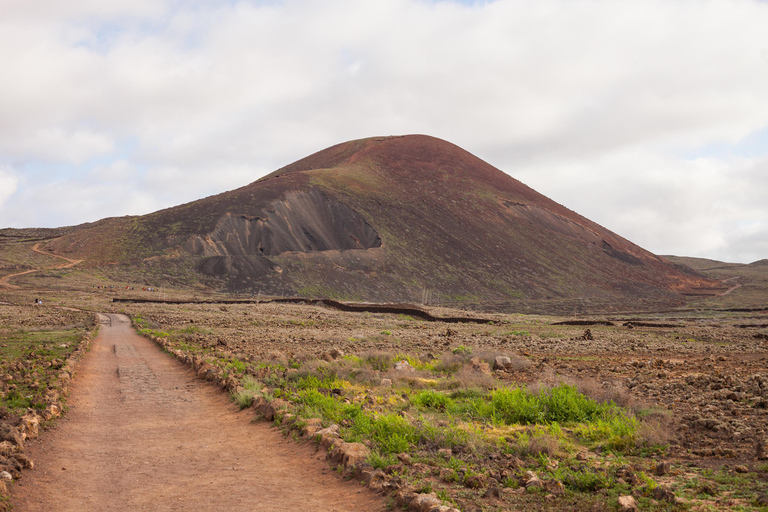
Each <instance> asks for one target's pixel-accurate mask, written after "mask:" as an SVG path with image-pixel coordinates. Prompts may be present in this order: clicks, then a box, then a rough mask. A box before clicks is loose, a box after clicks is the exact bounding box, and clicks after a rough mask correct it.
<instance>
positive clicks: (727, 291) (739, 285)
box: [720, 276, 741, 297]
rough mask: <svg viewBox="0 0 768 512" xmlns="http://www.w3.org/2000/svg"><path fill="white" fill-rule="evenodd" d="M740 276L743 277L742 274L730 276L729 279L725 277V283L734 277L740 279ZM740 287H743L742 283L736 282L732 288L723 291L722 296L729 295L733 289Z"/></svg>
mask: <svg viewBox="0 0 768 512" xmlns="http://www.w3.org/2000/svg"><path fill="white" fill-rule="evenodd" d="M739 277H741V276H733V277H729V278H728V279H723V283H727V282H728V281H733V280H734V279H738V278H739ZM739 288H741V284H740V283H736V284H735V285H733V286H731V287H730V288H728V289H727V290H725V291H724V292H723V293H721V294H720V296H723V297H724V296H726V295H728V294H729V293H731V292H732V291H733V290H738V289H739Z"/></svg>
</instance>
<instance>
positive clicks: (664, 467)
mask: <svg viewBox="0 0 768 512" xmlns="http://www.w3.org/2000/svg"><path fill="white" fill-rule="evenodd" d="M671 469H672V466H670V464H669V462H666V461H661V462H659V463H658V464H656V474H657V475H659V476H664V475H667V474H669V471H670V470H671Z"/></svg>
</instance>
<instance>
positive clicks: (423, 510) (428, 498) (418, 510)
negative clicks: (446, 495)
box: [408, 492, 443, 512]
mask: <svg viewBox="0 0 768 512" xmlns="http://www.w3.org/2000/svg"><path fill="white" fill-rule="evenodd" d="M442 504H443V502H442V501H440V498H438V497H437V494H435V493H433V492H431V493H429V494H417V495H416V496H414V497H413V499H412V500H411V502H410V504H409V505H408V510H411V511H413V512H432V511H433V510H435V509H439V507H440V506H441V505H442Z"/></svg>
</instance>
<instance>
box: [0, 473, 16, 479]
mask: <svg viewBox="0 0 768 512" xmlns="http://www.w3.org/2000/svg"><path fill="white" fill-rule="evenodd" d="M0 479H3V480H13V476H11V474H10V473H9V472H7V471H0Z"/></svg>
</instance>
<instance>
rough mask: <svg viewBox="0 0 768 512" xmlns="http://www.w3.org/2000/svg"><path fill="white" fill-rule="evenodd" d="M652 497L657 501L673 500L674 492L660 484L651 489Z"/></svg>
mask: <svg viewBox="0 0 768 512" xmlns="http://www.w3.org/2000/svg"><path fill="white" fill-rule="evenodd" d="M653 497H654V498H655V499H657V500H659V501H667V502H669V503H674V502H675V493H674V492H672V491H670V490H669V489H665V488H664V487H662V486H658V487H656V488H655V489H654V490H653Z"/></svg>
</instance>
